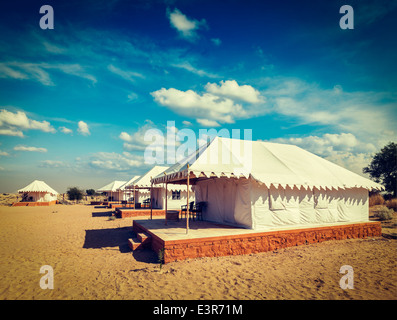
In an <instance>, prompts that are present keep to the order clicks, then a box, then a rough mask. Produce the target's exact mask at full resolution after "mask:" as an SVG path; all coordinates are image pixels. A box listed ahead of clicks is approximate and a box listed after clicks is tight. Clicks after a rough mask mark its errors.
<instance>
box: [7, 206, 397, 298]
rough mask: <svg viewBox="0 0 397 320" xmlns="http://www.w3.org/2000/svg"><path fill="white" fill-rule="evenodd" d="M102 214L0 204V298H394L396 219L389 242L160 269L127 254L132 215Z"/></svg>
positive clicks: (153, 259) (148, 257) (152, 259)
mask: <svg viewBox="0 0 397 320" xmlns="http://www.w3.org/2000/svg"><path fill="white" fill-rule="evenodd" d="M109 213H110V211H109V209H106V208H94V207H93V206H89V205H55V206H50V207H9V206H1V207H0V259H1V265H0V299H10V300H14V299H29V300H30V299H68V300H69V299H84V300H85V299H91V300H92V299H128V300H137V299H156V300H157V299H166V300H168V299H178V300H184V299H208V300H212V299H255V300H263V299H371V300H376V299H393V300H394V299H396V298H397V259H396V257H397V255H396V248H397V240H396V239H395V237H393V236H390V234H392V235H393V232H394V234H395V228H396V225H397V224H396V219H394V222H389V224H388V226H386V229H387V230H388V235H389V236H388V235H387V234H385V236H388V237H379V238H369V239H352V240H342V241H330V242H323V243H318V244H311V245H306V246H300V247H291V248H286V249H282V250H277V251H273V252H265V253H260V254H253V255H244V256H229V257H219V258H200V259H194V260H187V261H182V262H173V263H169V264H166V265H163V266H162V269H161V270H160V265H159V264H158V257H157V254H155V253H154V252H152V251H150V250H143V251H136V252H134V253H133V252H132V251H131V250H130V249H129V247H128V245H127V239H128V238H130V237H131V232H132V219H133V218H124V219H115V220H109ZM395 215H396V213H395ZM140 219H142V218H140ZM393 228H394V229H393ZM390 230H392V232H391V231H390ZM393 230H394V231H393ZM43 265H50V266H52V268H53V270H54V289H53V290H49V289H47V290H43V289H41V288H40V285H39V281H40V278H41V277H42V276H43V274H40V272H39V271H40V267H41V266H43ZM343 265H350V266H352V267H353V269H354V289H346V290H343V289H341V288H340V286H339V281H340V279H341V277H342V276H343V275H342V274H341V273H339V269H340V267H341V266H343Z"/></svg>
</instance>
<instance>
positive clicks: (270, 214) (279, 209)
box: [153, 137, 383, 230]
mask: <svg viewBox="0 0 397 320" xmlns="http://www.w3.org/2000/svg"><path fill="white" fill-rule="evenodd" d="M188 165H189V167H188ZM188 175H189V180H190V183H191V184H193V185H194V192H195V197H196V202H200V201H204V202H207V205H206V208H205V209H204V211H203V218H204V219H205V220H208V221H214V222H222V223H229V224H233V225H238V226H243V227H246V228H250V229H255V230H266V229H275V228H284V227H298V226H315V225H321V224H327V223H328V224H329V223H340V224H343V223H351V222H364V221H368V217H369V214H368V190H372V189H377V190H381V189H382V188H383V187H382V186H381V185H380V184H378V183H375V182H373V181H371V180H368V179H366V178H364V177H362V176H359V175H357V174H355V173H353V172H351V171H349V170H347V169H345V168H342V167H340V166H338V165H336V164H334V163H331V162H329V161H327V160H325V159H323V158H320V157H318V156H316V155H314V154H312V153H310V152H308V151H306V150H303V149H301V148H299V147H297V146H294V145H287V144H278V143H269V142H262V141H244V140H238V139H228V138H220V137H215V138H214V139H212V140H211V141H210V142H209V143H207V144H205V145H203V146H201V147H200V148H199V149H198V150H197V151H196V152H195V153H193V154H192V155H190V156H188V157H186V158H185V159H184V160H182V161H180V162H179V163H177V164H175V165H174V166H172V167H170V168H169V169H168V170H167V172H166V174H162V175H158V176H157V177H155V178H154V179H153V182H154V183H165V182H168V183H179V184H185V183H186V181H187V177H188Z"/></svg>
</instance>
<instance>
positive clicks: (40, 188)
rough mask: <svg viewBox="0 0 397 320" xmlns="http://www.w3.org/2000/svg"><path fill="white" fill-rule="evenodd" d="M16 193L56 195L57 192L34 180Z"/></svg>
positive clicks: (42, 182)
mask: <svg viewBox="0 0 397 320" xmlns="http://www.w3.org/2000/svg"><path fill="white" fill-rule="evenodd" d="M18 192H48V193H51V194H53V195H57V194H58V192H56V191H55V190H54V189H52V188H51V187H50V186H49V185H48V184H46V183H45V182H44V181H40V180H34V181H33V182H31V183H30V184H28V185H27V186H26V187H25V188H22V189H19V190H18Z"/></svg>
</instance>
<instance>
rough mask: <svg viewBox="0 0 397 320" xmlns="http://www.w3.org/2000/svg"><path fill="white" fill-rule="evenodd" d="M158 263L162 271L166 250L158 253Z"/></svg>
mask: <svg viewBox="0 0 397 320" xmlns="http://www.w3.org/2000/svg"><path fill="white" fill-rule="evenodd" d="M158 262H159V264H160V271H161V268H162V267H163V263H164V248H162V249H160V250H159V252H158Z"/></svg>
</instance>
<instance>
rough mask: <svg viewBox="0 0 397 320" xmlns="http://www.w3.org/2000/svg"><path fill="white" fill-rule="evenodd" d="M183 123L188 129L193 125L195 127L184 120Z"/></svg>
mask: <svg viewBox="0 0 397 320" xmlns="http://www.w3.org/2000/svg"><path fill="white" fill-rule="evenodd" d="M182 123H183V125H185V126H187V127H190V126H191V125H193V124H192V123H191V122H190V121H186V120H183V121H182Z"/></svg>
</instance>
